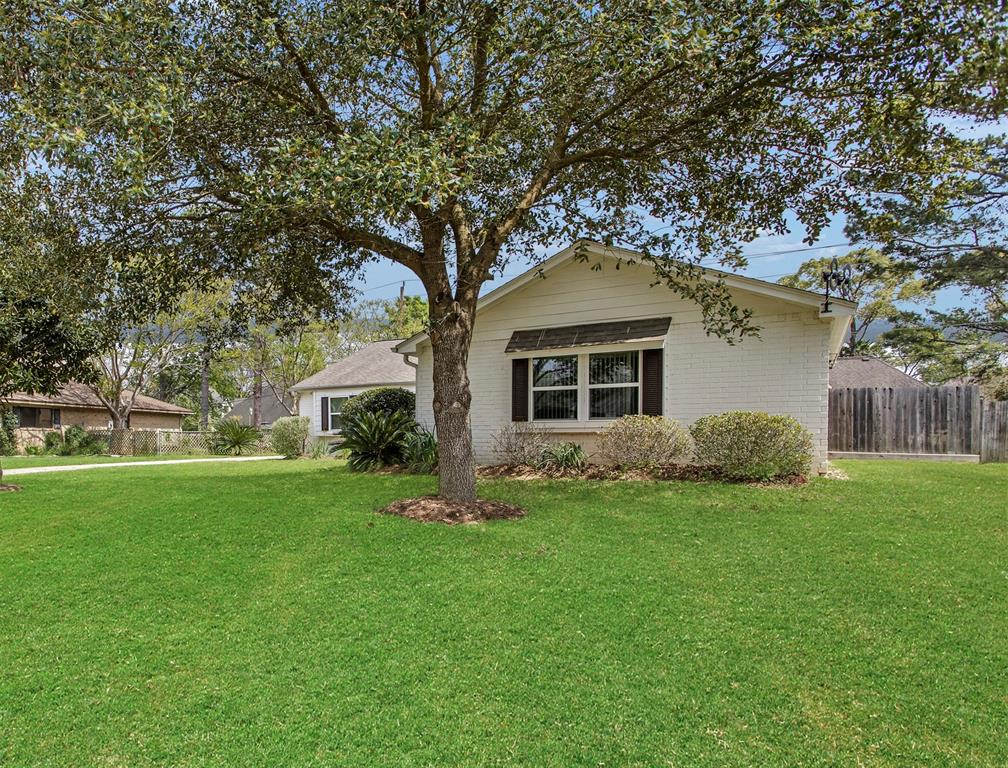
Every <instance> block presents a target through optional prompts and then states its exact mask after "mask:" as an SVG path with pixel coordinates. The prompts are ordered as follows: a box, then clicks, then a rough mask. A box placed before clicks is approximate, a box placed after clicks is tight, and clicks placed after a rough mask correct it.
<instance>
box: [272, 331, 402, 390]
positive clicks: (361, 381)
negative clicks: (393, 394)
mask: <svg viewBox="0 0 1008 768" xmlns="http://www.w3.org/2000/svg"><path fill="white" fill-rule="evenodd" d="M401 341H402V339H389V340H387V341H376V342H373V343H371V344H368V345H367V346H365V347H362V348H361V349H358V350H357V351H356V352H354V353H353V354H352V355H350V356H349V357H344V358H343V359H342V360H337V361H336V362H335V363H330V364H329V365H327V366H326V367H325V368H323V369H322V370H321V371H319V372H318V373H316V374H315V375H313V376H309V377H308V378H307V379H304V380H303V381H299V382H298V383H297V384H295V385H294V386H293V387H291V391H292V392H303V391H304V390H308V389H329V388H331V387H364V386H375V385H377V384H415V383H416V371H415V370H414V369H413V367H412V366H410V365H407V364H406V361H405V360H404V359H403V358H402V356H400V355H397V354H396V353H395V347H396V346H397V345H398V344H399V343H400V342H401Z"/></svg>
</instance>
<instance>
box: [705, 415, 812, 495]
mask: <svg viewBox="0 0 1008 768" xmlns="http://www.w3.org/2000/svg"><path fill="white" fill-rule="evenodd" d="M690 433H691V434H692V435H693V441H694V443H695V444H696V460H697V462H699V463H700V464H705V465H709V466H714V467H717V468H718V469H720V470H721V472H722V473H723V474H724V476H725V477H727V478H728V479H730V480H773V479H775V478H779V477H794V476H796V475H804V474H806V473H807V472H808V471H809V469H810V468H811V466H812V435H811V434H809V432H808V430H807V429H805V428H804V427H803V426H802V425H801V424H799V423H798V421H797V420H796V419H794V418H792V417H791V416H772V415H770V414H769V413H760V412H752V411H729V412H728V413H722V414H720V415H719V416H704V417H702V418H700V419H697V421H696V423H695V424H694V425H693V426H692V427H691V428H690Z"/></svg>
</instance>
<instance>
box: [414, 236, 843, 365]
mask: <svg viewBox="0 0 1008 768" xmlns="http://www.w3.org/2000/svg"><path fill="white" fill-rule="evenodd" d="M579 251H580V252H587V253H588V254H589V255H591V256H596V257H605V256H609V257H616V258H618V259H634V260H637V261H639V260H640V258H641V254H640V253H639V252H637V251H631V250H629V249H628V248H619V247H616V246H610V245H603V244H602V243H596V242H594V241H592V240H577V241H575V242H573V243H571V244H570V245H568V246H567V247H566V248H564V249H563V250H561V251H560V252H558V253H555V254H553V255H552V256H550V257H549V258H548V259H546V260H545V261H544V262H542V263H541V264H537V265H535V266H533V267H531V268H529V269H527V270H526V271H525V272H523V273H522V274H520V275H518V276H517V277H515V278H512V279H511V280H509V281H508V282H506V283H504V284H503V285H500V286H497V287H496V288H494V289H493V290H492V291H490V292H489V293H487V294H486V295H485V296H482V297H480V299H479V302H478V303H477V304H476V311H477V312H479V311H480V310H483V309H486V308H487V307H489V306H490V305H492V304H495V303H496V302H498V301H500V300H501V299H503V298H504V297H505V296H508V295H509V294H511V293H513V292H514V291H516V290H518V289H519V288H522V287H523V286H525V285H527V284H528V283H529V282H531V281H532V280H535V279H536V278H539V277H541V276H542V275H543V274H545V273H546V272H548V271H549V270H551V269H553V268H554V267H557V266H559V265H560V264H563V263H565V262H567V261H568V260H570V259H571V258H573V257H574V256H575V254H577V253H578V252H579ZM700 269H701V274H702V276H703V278H704V279H705V280H709V281H711V282H714V281H717V280H721V281H723V282H724V283H725V285H727V286H729V287H730V288H738V289H740V290H746V291H750V292H751V293H756V294H760V295H763V296H770V297H772V298H776V299H780V300H781V301H787V302H791V303H793V304H800V305H803V306H806V307H820V308H821V307H822V303H823V296H822V294H819V293H815V292H814V291H806V290H802V289H801V288H791V287H790V286H787V285H780V284H779V283H768V282H767V281H765V280H757V279H756V278H753V277H745V276H743V275H736V274H735V273H733V272H724V271H722V270H719V269H711V268H710V267H701V268H700ZM830 305H831V307H832V309H833V311H831V312H830V313H828V314H826V313H822V312H820V315H821V316H822V317H841V318H849V317H850V316H852V315H853V314H854V310H855V309H856V308H857V303H856V302H853V301H846V300H844V299H838V298H831V299H830ZM839 325H840V324H838V331H837V333H835V334H834V336H836V337H837V339H840V338H842V332H843V331H844V330H846V323H845V324H843V327H842V328H839ZM426 337H427V333H426V332H425V331H421V332H420V333H417V334H414V335H413V336H410V337H409V338H408V339H406V340H405V341H403V342H401V343H400V344H398V345H397V346H396V348H395V351H397V352H399V353H400V354H409V353H412V352H414V351H415V350H416V345H417V343H419V342H420V341H422V340H423V339H425V338H426ZM831 346H833V347H835V349H834V354H835V353H836V351H838V350H839V346H838V345H837V344H832V345H831Z"/></svg>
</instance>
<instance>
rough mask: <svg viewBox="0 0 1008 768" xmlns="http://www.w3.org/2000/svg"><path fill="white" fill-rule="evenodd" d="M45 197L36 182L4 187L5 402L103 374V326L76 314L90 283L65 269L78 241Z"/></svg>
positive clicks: (0, 374) (1, 335) (0, 360)
mask: <svg viewBox="0 0 1008 768" xmlns="http://www.w3.org/2000/svg"><path fill="white" fill-rule="evenodd" d="M38 203H39V198H38V197H37V196H36V194H35V190H32V189H30V188H29V189H17V190H14V189H11V188H10V187H7V188H2V189H0V410H3V403H4V399H5V398H6V397H8V396H9V395H11V394H12V393H14V392H28V393H29V394H33V393H41V394H44V395H55V394H56V393H57V392H58V391H59V389H60V387H61V386H63V385H64V384H66V383H67V382H69V381H73V380H77V381H84V382H87V381H91V380H92V379H93V376H94V374H95V371H94V368H93V366H92V355H93V353H94V349H95V347H96V345H97V337H96V334H95V330H94V329H93V328H91V327H89V326H87V325H85V324H83V323H81V322H79V315H77V314H76V310H77V309H79V305H80V302H82V301H83V300H84V296H83V294H82V293H81V291H80V289H81V286H82V283H81V282H80V281H79V275H75V274H71V273H61V271H60V264H61V261H62V258H63V257H64V256H65V255H66V250H65V249H66V248H67V247H70V246H72V242H70V241H68V240H67V239H65V238H64V237H63V232H62V230H60V229H55V230H54V229H52V228H51V225H52V223H53V220H52V218H51V216H50V214H49V212H45V211H43V210H42V209H41V208H40V207H39V205H38ZM2 480H3V465H2V464H0V481H2Z"/></svg>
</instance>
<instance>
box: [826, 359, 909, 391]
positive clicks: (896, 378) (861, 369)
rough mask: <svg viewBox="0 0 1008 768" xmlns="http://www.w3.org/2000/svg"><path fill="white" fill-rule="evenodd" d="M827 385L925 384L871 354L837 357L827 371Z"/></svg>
mask: <svg viewBox="0 0 1008 768" xmlns="http://www.w3.org/2000/svg"><path fill="white" fill-rule="evenodd" d="M829 385H830V387H831V388H833V389H850V388H854V387H894V388H895V387H926V386H927V384H925V383H924V382H923V381H920V380H919V379H915V378H914V377H913V376H910V375H909V374H906V373H903V371H901V370H900V369H899V368H894V367H893V366H891V365H889V363H887V362H885V361H884V360H879V359H878V358H877V357H872V356H871V355H857V356H855V357H838V358H837V360H836V362H835V363H833V367H832V368H831V369H830V372H829Z"/></svg>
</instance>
